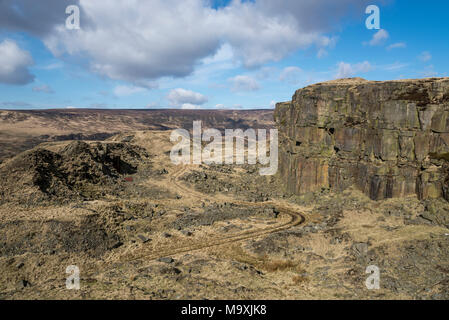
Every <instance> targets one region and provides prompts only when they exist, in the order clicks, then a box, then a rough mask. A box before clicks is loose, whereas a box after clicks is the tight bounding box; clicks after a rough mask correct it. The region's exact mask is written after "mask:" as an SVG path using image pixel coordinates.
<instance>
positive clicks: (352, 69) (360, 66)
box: [335, 61, 372, 79]
mask: <svg viewBox="0 0 449 320" xmlns="http://www.w3.org/2000/svg"><path fill="white" fill-rule="evenodd" d="M370 70H372V66H371V64H370V63H369V62H368V61H364V62H361V63H356V64H350V63H346V62H340V63H339V64H338V71H337V74H336V76H335V77H336V78H337V79H339V78H348V77H352V76H354V75H356V74H358V73H364V72H368V71H370Z"/></svg>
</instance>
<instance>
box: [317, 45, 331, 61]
mask: <svg viewBox="0 0 449 320" xmlns="http://www.w3.org/2000/svg"><path fill="white" fill-rule="evenodd" d="M327 54H328V53H327V51H326V50H325V49H323V48H321V49H320V50H318V52H317V54H316V56H317V58H318V59H321V58H324V57H325V56H327Z"/></svg>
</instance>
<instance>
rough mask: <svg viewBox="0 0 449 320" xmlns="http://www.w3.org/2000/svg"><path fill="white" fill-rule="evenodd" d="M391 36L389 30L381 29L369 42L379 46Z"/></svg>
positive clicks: (371, 44)
mask: <svg viewBox="0 0 449 320" xmlns="http://www.w3.org/2000/svg"><path fill="white" fill-rule="evenodd" d="M389 37H390V35H389V34H388V31H387V30H384V29H380V30H379V31H377V32H376V33H375V34H374V35H373V38H372V39H371V40H370V41H369V42H368V44H369V45H370V46H378V45H381V44H383V43H384V42H385V40H387V39H388V38H389Z"/></svg>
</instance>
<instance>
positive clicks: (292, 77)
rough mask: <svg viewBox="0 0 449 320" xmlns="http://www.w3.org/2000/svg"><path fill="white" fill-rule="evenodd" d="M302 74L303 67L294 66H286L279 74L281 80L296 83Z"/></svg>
mask: <svg viewBox="0 0 449 320" xmlns="http://www.w3.org/2000/svg"><path fill="white" fill-rule="evenodd" d="M302 74H303V71H302V69H301V68H298V67H294V66H291V67H286V68H285V69H284V70H282V72H281V75H280V76H279V80H281V81H285V82H287V83H290V84H292V85H295V84H297V83H298V82H299V80H300V76H301V75H302Z"/></svg>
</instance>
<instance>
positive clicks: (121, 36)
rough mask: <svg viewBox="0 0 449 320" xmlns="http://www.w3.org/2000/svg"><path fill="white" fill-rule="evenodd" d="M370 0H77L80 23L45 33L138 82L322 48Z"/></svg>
mask: <svg viewBox="0 0 449 320" xmlns="http://www.w3.org/2000/svg"><path fill="white" fill-rule="evenodd" d="M366 3H368V0H341V1H334V0H317V1H296V0H285V1H282V2H279V1H275V0H257V1H244V2H242V1H241V0H234V1H232V2H230V4H228V5H227V6H225V7H221V8H219V9H213V8H211V7H210V6H208V5H207V4H210V2H209V1H204V0H184V1H178V0H152V1H143V0H114V1H113V0H104V1H90V0H80V1H79V6H80V7H81V12H82V22H81V23H82V27H81V30H78V31H77V32H71V30H67V29H66V28H65V27H64V25H63V24H61V23H56V20H57V19H56V18H55V19H53V20H54V21H55V25H54V26H53V27H52V28H51V27H50V26H47V24H46V28H45V35H44V36H43V40H44V43H45V44H46V45H47V47H48V48H49V49H50V50H51V51H52V52H53V53H54V54H55V55H57V56H58V55H63V54H69V55H78V56H81V57H83V58H86V59H87V61H88V62H89V63H90V68H91V70H93V71H94V72H97V73H99V74H101V75H105V76H107V77H109V78H112V79H118V80H125V81H130V82H132V83H133V84H134V82H135V81H137V80H153V79H158V78H161V77H165V76H169V77H183V76H186V75H189V74H191V73H192V72H193V71H194V69H195V66H196V65H198V63H200V62H203V63H206V64H207V63H214V62H216V61H219V60H222V59H230V57H231V56H232V59H234V60H236V61H240V62H241V63H242V64H243V65H244V66H246V67H250V68H251V67H256V66H260V65H262V64H264V63H267V62H270V61H279V60H281V59H282V58H284V57H285V56H287V55H288V54H290V53H292V52H294V51H296V50H298V49H306V48H308V47H310V46H313V45H316V46H317V47H319V48H321V49H323V50H325V48H326V47H330V46H332V43H333V42H334V41H333V38H330V37H328V36H326V35H325V34H324V33H325V32H327V31H331V30H333V29H334V25H335V22H336V21H337V20H339V19H341V18H343V17H346V16H347V15H348V12H350V11H353V12H360V9H361V8H363V7H364V5H366ZM8 10H9V8H8ZM25 12H27V11H26V10H25ZM43 14H44V13H42V15H43ZM316 17H319V18H318V19H317V18H316ZM53 20H52V21H53ZM25 27H26V24H23V26H22V28H25ZM42 32H44V31H42ZM220 48H221V49H220ZM219 49H220V50H219ZM323 53H324V51H321V54H323Z"/></svg>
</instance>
